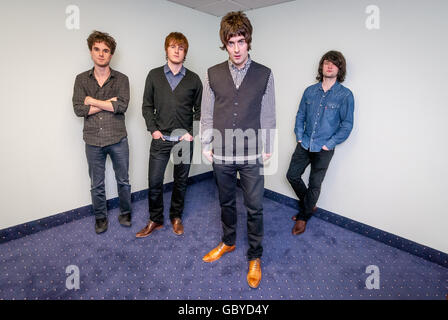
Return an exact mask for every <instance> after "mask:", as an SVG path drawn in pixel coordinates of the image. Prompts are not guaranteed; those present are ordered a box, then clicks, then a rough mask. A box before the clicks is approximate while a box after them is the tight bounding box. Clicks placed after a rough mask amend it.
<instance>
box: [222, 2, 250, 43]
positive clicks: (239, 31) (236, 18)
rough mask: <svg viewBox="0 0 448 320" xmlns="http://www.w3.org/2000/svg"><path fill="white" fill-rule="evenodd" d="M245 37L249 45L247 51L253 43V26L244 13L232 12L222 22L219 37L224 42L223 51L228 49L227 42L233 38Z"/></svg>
mask: <svg viewBox="0 0 448 320" xmlns="http://www.w3.org/2000/svg"><path fill="white" fill-rule="evenodd" d="M237 36H243V37H244V39H245V40H246V43H247V50H250V44H251V42H252V24H251V23H250V21H249V18H248V17H247V16H246V14H245V13H244V12H242V11H238V12H235V11H232V12H229V13H227V14H226V15H225V16H224V17H223V18H222V20H221V28H220V30H219V37H220V38H221V42H222V47H221V49H222V50H225V49H226V45H227V41H229V39H230V38H232V37H237Z"/></svg>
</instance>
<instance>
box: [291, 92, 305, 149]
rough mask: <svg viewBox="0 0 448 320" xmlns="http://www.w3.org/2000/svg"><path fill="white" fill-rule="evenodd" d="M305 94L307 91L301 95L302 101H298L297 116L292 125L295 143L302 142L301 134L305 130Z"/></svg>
mask: <svg viewBox="0 0 448 320" xmlns="http://www.w3.org/2000/svg"><path fill="white" fill-rule="evenodd" d="M306 93H307V91H306V90H305V92H304V93H303V95H302V100H301V101H300V104H299V110H298V111H297V115H296V123H295V125H294V133H295V135H296V141H297V142H299V141H301V140H302V137H303V132H304V130H305V118H306V111H307V110H306V103H305V101H306V98H305V96H306Z"/></svg>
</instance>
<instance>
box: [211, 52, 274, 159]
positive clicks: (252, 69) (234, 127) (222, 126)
mask: <svg viewBox="0 0 448 320" xmlns="http://www.w3.org/2000/svg"><path fill="white" fill-rule="evenodd" d="M270 74H271V70H270V69H269V68H267V67H265V66H263V65H261V64H258V63H256V62H254V61H252V62H251V64H250V66H249V69H248V70H247V73H246V75H245V77H244V79H243V81H242V83H241V85H240V87H239V88H238V89H237V88H236V87H235V84H234V82H233V79H232V75H231V73H230V70H229V63H228V61H226V62H224V63H221V64H218V65H216V66H214V67H211V68H210V69H209V70H208V79H209V83H210V88H211V89H212V90H213V93H214V95H215V105H214V109H213V129H214V133H213V152H214V154H215V155H217V156H225V157H241V156H251V155H257V154H261V152H262V143H261V134H259V130H260V128H261V125H260V114H261V102H262V99H263V95H264V93H265V92H266V87H267V84H268V81H269V76H270Z"/></svg>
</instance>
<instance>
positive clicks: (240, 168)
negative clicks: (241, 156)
mask: <svg viewBox="0 0 448 320" xmlns="http://www.w3.org/2000/svg"><path fill="white" fill-rule="evenodd" d="M262 169H263V164H262V163H261V162H259V161H257V163H256V164H216V163H213V172H214V176H215V181H216V185H217V186H218V193H219V203H220V205H221V222H222V229H223V237H222V242H224V243H225V244H226V245H228V246H232V245H234V244H235V242H236V222H237V211H236V187H237V185H236V184H237V172H239V174H240V182H241V188H242V190H243V197H244V205H245V206H246V208H247V238H248V241H249V249H248V251H247V258H248V260H249V261H250V260H254V259H256V258H261V256H262V254H263V246H262V245H261V242H262V240H263V194H264V176H263V174H262V172H261V170H262Z"/></svg>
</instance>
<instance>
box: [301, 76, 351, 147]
mask: <svg viewBox="0 0 448 320" xmlns="http://www.w3.org/2000/svg"><path fill="white" fill-rule="evenodd" d="M353 111H354V99H353V94H352V92H351V91H350V90H349V89H348V88H346V87H344V86H343V85H342V84H340V83H339V82H338V81H336V83H335V84H334V85H333V86H332V87H331V88H330V90H328V91H327V92H324V90H323V89H322V83H321V82H319V83H316V84H314V85H312V86H309V87H308V88H306V90H305V92H304V93H303V97H302V100H301V101H300V105H299V111H298V112H297V116H296V124H295V128H294V133H295V134H296V139H297V141H302V147H303V148H305V149H307V150H309V151H311V152H319V151H321V149H322V147H323V146H324V145H325V146H327V148H328V149H330V150H333V149H334V148H335V147H336V145H338V144H340V143H342V142H344V141H345V140H346V139H347V138H348V136H349V135H350V132H351V131H352V128H353Z"/></svg>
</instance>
